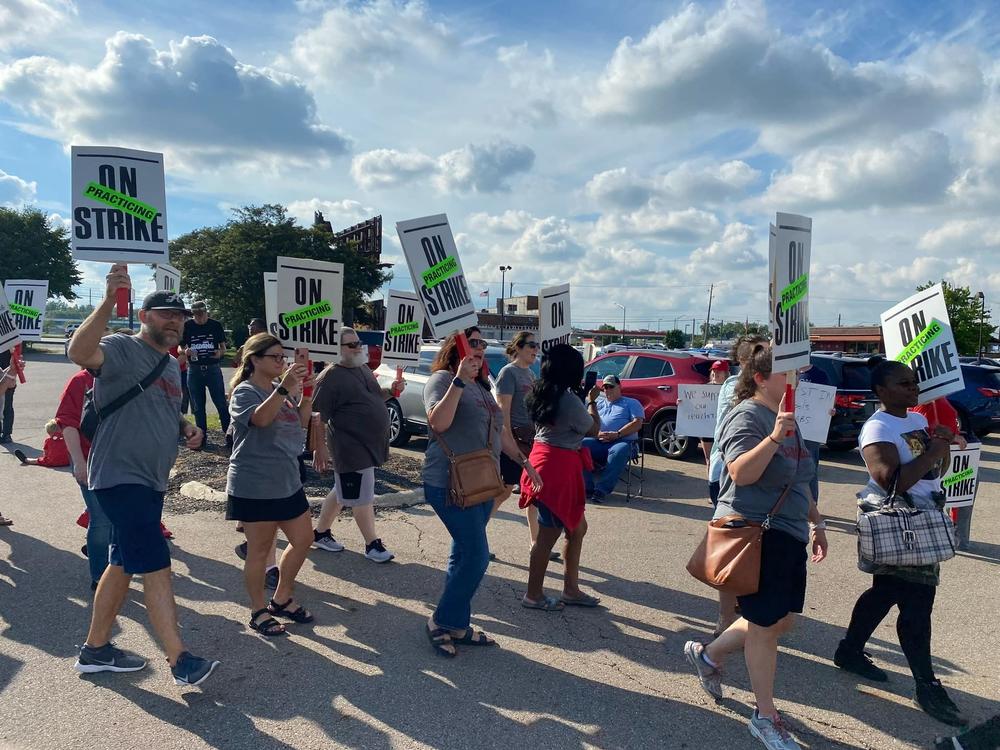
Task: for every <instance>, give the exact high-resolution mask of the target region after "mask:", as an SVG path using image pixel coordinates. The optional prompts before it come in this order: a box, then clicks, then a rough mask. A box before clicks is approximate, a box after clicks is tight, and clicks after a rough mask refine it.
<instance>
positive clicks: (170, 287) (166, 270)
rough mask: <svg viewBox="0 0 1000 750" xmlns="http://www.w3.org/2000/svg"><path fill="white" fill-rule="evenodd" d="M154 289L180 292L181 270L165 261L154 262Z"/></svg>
mask: <svg viewBox="0 0 1000 750" xmlns="http://www.w3.org/2000/svg"><path fill="white" fill-rule="evenodd" d="M156 291H158V292H173V293H174V294H180V293H181V272H180V271H178V270H177V269H176V268H174V267H173V266H171V265H169V264H167V263H157V264H156Z"/></svg>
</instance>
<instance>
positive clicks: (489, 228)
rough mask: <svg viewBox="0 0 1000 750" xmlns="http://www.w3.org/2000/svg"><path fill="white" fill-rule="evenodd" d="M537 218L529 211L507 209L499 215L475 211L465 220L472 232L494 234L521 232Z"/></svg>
mask: <svg viewBox="0 0 1000 750" xmlns="http://www.w3.org/2000/svg"><path fill="white" fill-rule="evenodd" d="M534 220H535V217H534V216H532V215H531V214H530V213H528V212H527V211H521V210H513V209H507V210H506V211H504V212H503V213H502V214H500V215H499V216H494V215H492V214H487V213H474V214H471V215H469V217H468V218H467V219H466V220H465V224H466V226H468V227H469V231H472V232H489V233H492V234H519V233H521V232H523V231H524V230H525V229H527V228H528V226H529V225H530V224H531V223H532V222H533V221H534Z"/></svg>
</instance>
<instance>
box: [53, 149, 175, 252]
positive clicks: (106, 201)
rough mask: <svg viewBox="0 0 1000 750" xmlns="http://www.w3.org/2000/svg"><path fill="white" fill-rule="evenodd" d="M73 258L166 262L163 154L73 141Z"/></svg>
mask: <svg viewBox="0 0 1000 750" xmlns="http://www.w3.org/2000/svg"><path fill="white" fill-rule="evenodd" d="M70 151H71V161H72V172H73V174H72V180H71V182H72V199H73V222H72V227H71V229H70V236H71V241H72V244H73V257H74V258H76V259H77V260H93V261H106V262H109V263H115V262H117V261H122V262H124V263H153V264H157V263H167V262H169V260H170V253H169V250H168V249H167V199H166V188H165V185H164V181H163V154H158V153H155V152H152V151H136V150H134V149H129V148H112V147H105V146H73V147H72V148H71V150H70Z"/></svg>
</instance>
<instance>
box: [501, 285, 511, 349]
mask: <svg viewBox="0 0 1000 750" xmlns="http://www.w3.org/2000/svg"><path fill="white" fill-rule="evenodd" d="M510 269H511V267H510V266H500V340H501V341H503V324H504V316H505V313H506V312H507V311H506V310H505V309H504V308H506V307H507V302H506V299H505V298H504V296H503V288H504V285H505V283H506V280H507V279H506V276H507V272H508V271H509V270H510ZM511 286H513V284H511Z"/></svg>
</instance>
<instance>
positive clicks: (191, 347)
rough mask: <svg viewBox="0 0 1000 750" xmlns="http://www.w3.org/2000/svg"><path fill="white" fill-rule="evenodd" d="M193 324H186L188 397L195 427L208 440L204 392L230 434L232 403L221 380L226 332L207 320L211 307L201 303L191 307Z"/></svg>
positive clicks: (190, 321) (223, 427) (191, 321)
mask: <svg viewBox="0 0 1000 750" xmlns="http://www.w3.org/2000/svg"><path fill="white" fill-rule="evenodd" d="M191 314H192V315H193V316H194V317H193V319H192V320H188V321H187V322H186V323H185V324H184V335H183V336H182V338H181V340H182V341H183V344H184V353H185V354H187V358H188V393H189V394H190V395H191V411H192V412H194V423H195V424H196V425H198V427H199V428H201V431H202V432H204V433H205V435H206V437H207V436H208V417H207V415H206V412H205V406H206V404H205V389H206V388H207V389H208V395H209V396H211V398H212V403H213V404H215V410H216V411H217V412H218V413H219V422H220V423H221V424H222V431H223V433H225V432H227V431H228V430H229V403H228V402H227V401H226V384H225V382H224V381H223V378H222V367H221V364H220V363H221V360H222V355H223V354H225V353H226V332H225V330H223V328H222V323H220V322H219V321H217V320H214V319H213V318H210V317H208V304H207V303H206V302H205V301H204V300H198V301H196V302H194V303H193V304H192V305H191Z"/></svg>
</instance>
